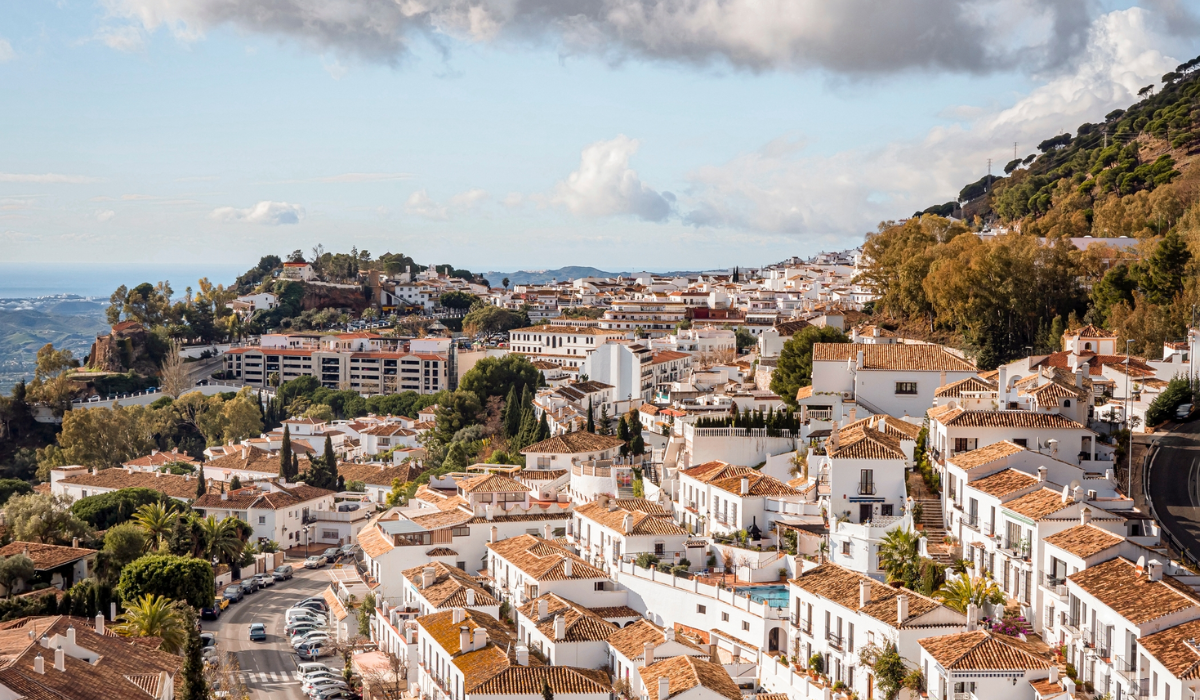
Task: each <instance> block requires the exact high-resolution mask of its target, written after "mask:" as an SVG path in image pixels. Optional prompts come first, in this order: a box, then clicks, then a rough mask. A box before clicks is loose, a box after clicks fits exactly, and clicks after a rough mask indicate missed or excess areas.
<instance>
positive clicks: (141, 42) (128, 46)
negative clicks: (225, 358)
mask: <svg viewBox="0 0 1200 700" xmlns="http://www.w3.org/2000/svg"><path fill="white" fill-rule="evenodd" d="M96 39H97V40H98V41H102V42H104V45H105V46H107V47H108V48H110V49H113V50H116V51H123V52H125V53H135V52H138V51H142V50H144V49H145V48H146V37H145V33H144V32H143V31H142V30H141V29H140V28H138V27H137V26H135V25H132V24H127V25H125V26H122V27H104V28H103V29H101V30H100V31H98V32H96Z"/></svg>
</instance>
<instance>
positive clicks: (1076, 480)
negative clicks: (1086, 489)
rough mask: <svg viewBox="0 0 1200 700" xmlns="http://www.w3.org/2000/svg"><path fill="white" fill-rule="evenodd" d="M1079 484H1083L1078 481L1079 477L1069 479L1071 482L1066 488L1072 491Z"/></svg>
mask: <svg viewBox="0 0 1200 700" xmlns="http://www.w3.org/2000/svg"><path fill="white" fill-rule="evenodd" d="M1080 486H1083V484H1081V483H1080V482H1079V479H1071V484H1070V486H1069V487H1068V488H1070V489H1071V490H1072V491H1074V490H1075V489H1077V488H1079V487H1080Z"/></svg>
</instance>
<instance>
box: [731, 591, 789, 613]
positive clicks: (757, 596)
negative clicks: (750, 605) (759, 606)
mask: <svg viewBox="0 0 1200 700" xmlns="http://www.w3.org/2000/svg"><path fill="white" fill-rule="evenodd" d="M733 591H734V592H735V593H737V594H738V595H748V596H750V600H753V601H755V602H758V603H766V604H767V605H770V606H771V607H773V608H783V609H785V610H786V609H787V607H788V601H789V600H790V599H791V597H790V596H789V595H788V587H787V586H742V587H741V588H734V589H733Z"/></svg>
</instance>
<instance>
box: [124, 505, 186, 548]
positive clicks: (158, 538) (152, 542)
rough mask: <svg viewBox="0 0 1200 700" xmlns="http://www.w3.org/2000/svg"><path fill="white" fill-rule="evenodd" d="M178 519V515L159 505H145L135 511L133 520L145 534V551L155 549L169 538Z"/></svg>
mask: <svg viewBox="0 0 1200 700" xmlns="http://www.w3.org/2000/svg"><path fill="white" fill-rule="evenodd" d="M178 517H179V514H178V513H175V512H174V511H173V510H171V509H169V508H166V507H164V506H163V504H161V503H147V504H146V505H144V506H142V507H141V508H138V509H137V513H136V514H135V515H134V516H133V520H134V522H136V523H137V524H138V525H140V526H141V528H142V531H144V532H145V533H146V551H150V550H152V549H157V548H158V547H159V546H160V545H161V544H162V542H163V540H165V539H166V538H167V537H168V536H170V534H171V530H172V529H173V528H174V527H175V520H176V519H177V518H178Z"/></svg>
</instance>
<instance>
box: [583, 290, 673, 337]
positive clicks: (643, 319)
mask: <svg viewBox="0 0 1200 700" xmlns="http://www.w3.org/2000/svg"><path fill="white" fill-rule="evenodd" d="M688 308H689V307H688V305H687V304H685V303H683V302H672V301H664V300H658V299H653V300H620V301H614V302H613V303H612V305H611V306H609V308H608V309H607V310H606V311H605V312H604V315H603V316H601V317H600V329H601V330H605V331H624V332H626V333H631V332H640V333H641V334H642V336H643V337H646V338H663V337H666V336H668V335H670V334H671V333H672V332H673V331H674V330H675V326H676V324H678V323H679V322H680V321H682V320H683V319H684V317H685V316H686V315H687V310H688Z"/></svg>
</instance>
